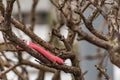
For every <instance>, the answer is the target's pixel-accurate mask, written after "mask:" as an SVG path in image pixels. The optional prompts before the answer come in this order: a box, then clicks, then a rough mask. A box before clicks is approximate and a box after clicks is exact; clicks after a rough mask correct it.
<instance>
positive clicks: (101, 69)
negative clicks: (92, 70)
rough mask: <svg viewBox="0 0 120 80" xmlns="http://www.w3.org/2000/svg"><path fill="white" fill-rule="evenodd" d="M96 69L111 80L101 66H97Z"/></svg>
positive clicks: (107, 79)
mask: <svg viewBox="0 0 120 80" xmlns="http://www.w3.org/2000/svg"><path fill="white" fill-rule="evenodd" d="M95 67H96V68H97V70H99V71H100V72H101V73H102V74H103V75H104V77H105V79H106V80H110V78H109V76H108V75H107V73H106V71H105V69H103V68H102V67H100V66H99V65H95Z"/></svg>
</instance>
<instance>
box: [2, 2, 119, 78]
mask: <svg viewBox="0 0 120 80" xmlns="http://www.w3.org/2000/svg"><path fill="white" fill-rule="evenodd" d="M3 1H4V4H6V0H3ZM107 1H109V0H107ZM110 1H111V0H110ZM19 2H20V6H21V11H22V16H23V21H24V23H25V24H27V26H29V24H30V15H31V14H30V11H31V8H32V4H33V0H19ZM89 12H91V8H88V9H87V10H86V11H85V12H84V15H85V16H88V13H89ZM18 13H19V10H18V5H17V2H15V4H14V8H13V13H12V15H13V16H14V17H15V18H16V19H18V18H19V17H18V15H19V14H18ZM35 17H36V22H35V28H34V32H35V33H36V34H37V35H38V36H39V37H41V38H42V39H43V40H45V41H49V39H50V37H49V36H50V30H51V27H50V26H51V22H52V20H56V18H57V15H56V8H55V7H54V6H53V5H52V4H51V3H50V1H49V0H39V1H38V4H37V8H36V13H35ZM102 21H103V18H102V16H98V18H97V19H96V20H95V22H94V23H93V24H94V26H95V27H96V28H97V26H98V25H99V26H101V25H102ZM100 22H101V23H100ZM83 26H84V25H83ZM99 26H98V27H99ZM105 26H107V25H105ZM85 30H86V29H85ZM13 31H14V32H15V33H16V35H17V36H19V37H20V38H21V39H26V40H30V38H29V37H28V36H27V35H25V34H24V33H23V32H21V31H20V30H18V29H16V28H13ZM86 31H87V30H86ZM61 34H63V35H64V36H65V37H66V35H67V27H66V25H63V28H62V29H61ZM0 38H1V39H0V42H3V37H2V33H1V36H0ZM74 45H75V47H76V52H77V53H78V55H79V59H80V67H81V69H82V72H83V73H84V72H86V74H85V76H84V77H85V80H97V75H98V71H97V70H96V67H95V65H96V64H97V63H98V60H96V59H92V60H90V59H84V57H85V56H87V55H95V54H96V53H97V47H96V46H94V45H92V44H90V43H88V42H86V41H80V42H78V41H75V42H74ZM28 56H29V55H24V58H26V57H28ZM8 57H9V58H11V57H14V56H13V55H12V54H11V53H10V52H9V56H8ZM13 60H14V61H16V59H14V58H13ZM30 60H31V61H33V62H35V63H36V61H35V59H34V58H32V57H31V58H30ZM65 63H66V64H67V65H71V62H70V60H69V59H68V60H66V61H65ZM103 64H104V68H106V69H107V73H108V75H109V76H110V78H111V80H119V79H120V70H119V69H118V68H117V67H115V66H114V65H112V64H111V62H110V60H109V58H108V57H107V56H106V58H105V60H104V63H103ZM27 69H28V70H29V72H30V74H29V76H30V79H29V80H35V79H36V77H37V76H36V74H37V73H38V71H37V70H36V69H34V68H31V67H28V68H27ZM7 75H8V77H9V80H17V77H15V74H14V73H13V72H9V73H8V74H7ZM52 75H53V74H52V73H49V72H48V73H46V74H45V76H47V77H45V80H51V78H52ZM61 80H72V78H71V76H70V74H67V73H64V72H62V74H61ZM103 80H104V78H103Z"/></svg>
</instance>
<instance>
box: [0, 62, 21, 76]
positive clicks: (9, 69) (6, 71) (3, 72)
mask: <svg viewBox="0 0 120 80" xmlns="http://www.w3.org/2000/svg"><path fill="white" fill-rule="evenodd" d="M17 66H19V64H16V65H14V66H11V67H10V68H8V70H5V71H2V72H1V73H0V77H1V76H3V75H5V74H6V73H8V72H9V71H11V70H12V69H14V68H15V67H17Z"/></svg>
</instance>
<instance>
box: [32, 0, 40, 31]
mask: <svg viewBox="0 0 120 80" xmlns="http://www.w3.org/2000/svg"><path fill="white" fill-rule="evenodd" d="M37 4H38V0H33V4H32V9H31V18H30V21H31V26H30V30H31V31H33V30H34V26H35V20H36V18H35V9H36V7H37Z"/></svg>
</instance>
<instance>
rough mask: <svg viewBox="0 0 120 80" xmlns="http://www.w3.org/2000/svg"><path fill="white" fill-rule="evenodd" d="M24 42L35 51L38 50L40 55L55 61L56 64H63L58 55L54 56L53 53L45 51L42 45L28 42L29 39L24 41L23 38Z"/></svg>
mask: <svg viewBox="0 0 120 80" xmlns="http://www.w3.org/2000/svg"><path fill="white" fill-rule="evenodd" d="M24 42H25V43H26V44H27V45H29V46H30V47H31V48H33V49H35V50H36V51H38V52H39V53H41V54H42V55H44V56H45V57H46V58H47V59H49V60H50V61H52V62H57V63H58V64H64V61H63V59H61V58H60V57H58V56H55V55H53V54H51V53H50V52H48V51H46V50H45V49H43V48H42V47H40V46H38V45H36V44H35V43H32V42H29V41H26V40H24Z"/></svg>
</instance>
